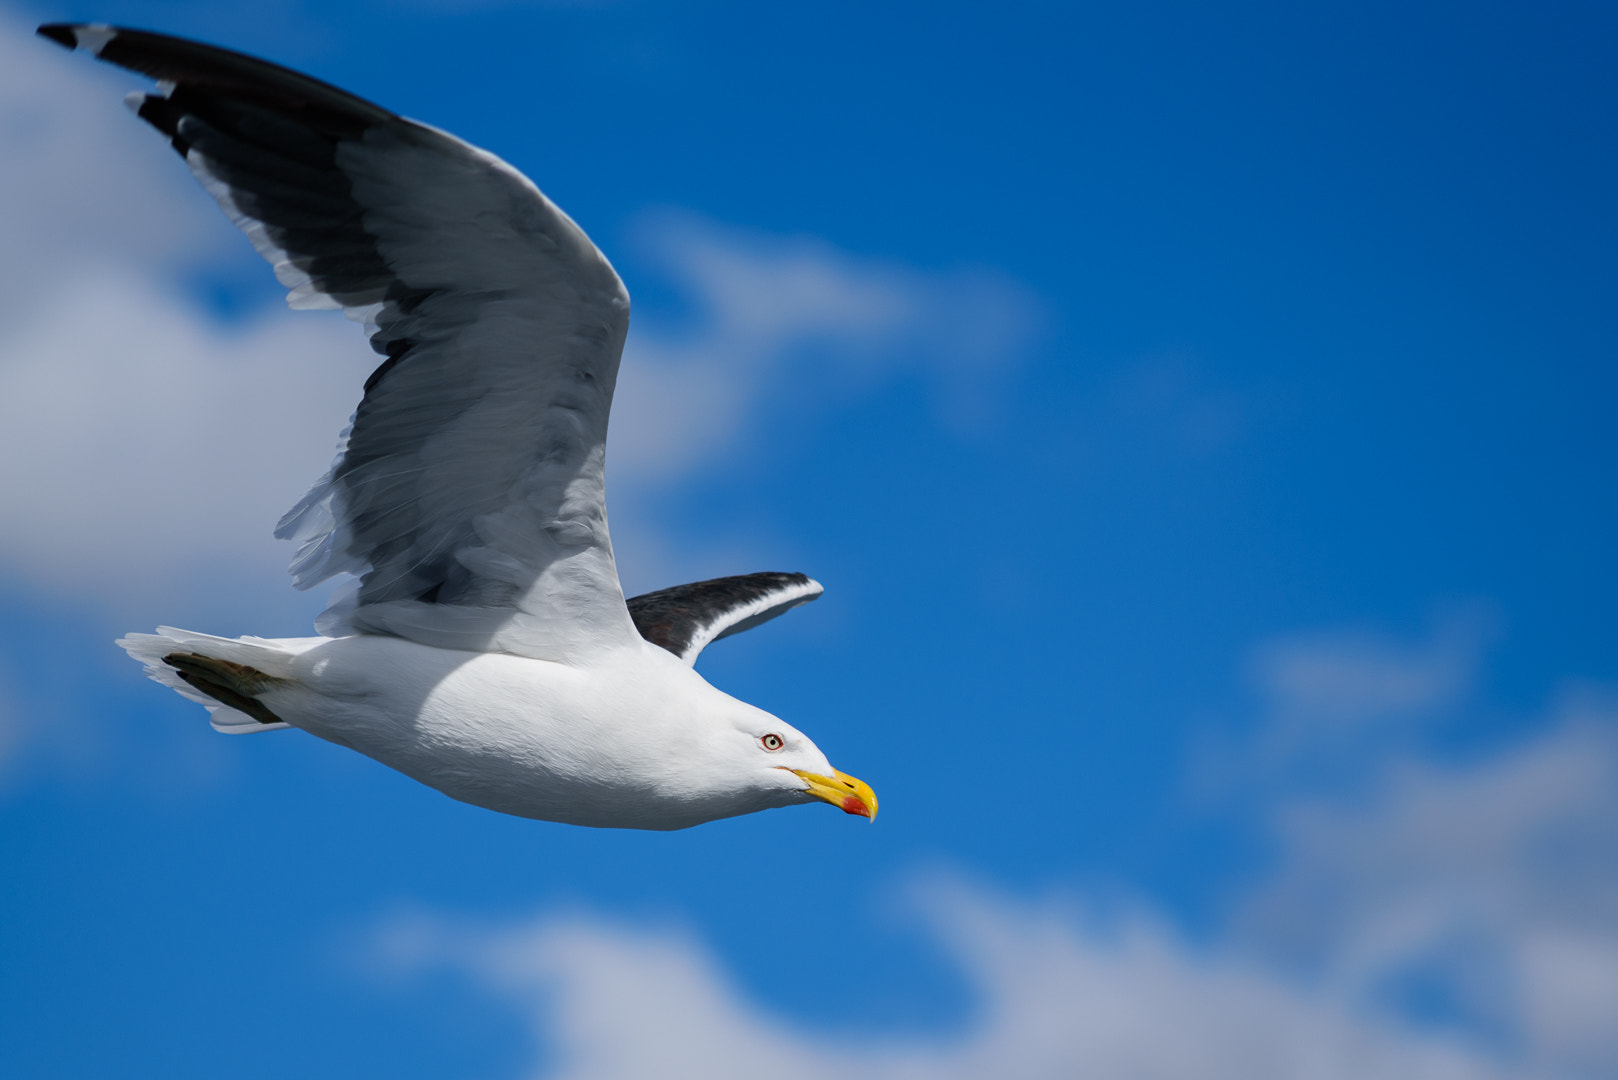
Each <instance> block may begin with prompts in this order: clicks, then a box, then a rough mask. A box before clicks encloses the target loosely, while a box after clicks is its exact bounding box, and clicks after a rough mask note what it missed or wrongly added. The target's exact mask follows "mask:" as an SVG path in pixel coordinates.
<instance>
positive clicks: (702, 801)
mask: <svg viewBox="0 0 1618 1080" xmlns="http://www.w3.org/2000/svg"><path fill="white" fill-rule="evenodd" d="M38 32H39V34H40V35H42V36H43V37H46V38H48V39H50V40H51V41H54V42H56V43H57V44H59V45H63V46H65V47H67V48H69V49H82V50H84V51H86V52H88V53H90V54H91V55H93V56H95V57H97V58H98V59H101V60H104V61H107V62H109V63H112V64H116V65H118V66H120V67H123V68H127V69H129V70H130V71H134V72H138V73H140V74H142V75H145V76H147V77H149V78H151V79H153V80H155V81H156V83H157V90H156V92H155V93H140V92H136V93H133V94H130V95H129V97H128V98H126V99H125V101H126V103H127V104H128V105H129V106H130V108H131V109H132V110H133V111H134V112H135V114H136V115H137V116H139V117H140V118H141V119H142V120H144V121H146V122H147V123H148V124H150V125H151V126H152V127H154V128H156V129H157V130H158V131H160V132H162V133H163V134H164V135H165V136H167V137H168V139H169V142H170V144H171V145H172V146H173V147H174V149H175V150H177V151H178V152H179V154H180V156H181V157H182V158H184V159H185V163H186V165H187V166H188V167H189V168H190V170H191V172H192V175H194V176H195V177H196V178H197V180H199V181H200V182H201V183H202V186H203V187H204V188H205V189H206V190H207V191H208V193H209V194H210V195H212V196H213V197H214V199H215V200H217V201H218V203H219V206H220V207H221V208H222V209H223V210H224V212H225V214H226V215H227V216H228V217H229V218H230V220H231V221H232V222H234V223H235V224H236V226H237V227H238V228H240V229H241V230H242V232H244V233H246V234H247V238H248V239H249V240H250V241H252V244H253V247H254V248H256V249H257V251H258V253H259V254H260V255H262V256H263V257H264V258H265V259H266V260H268V261H269V263H270V264H271V265H272V266H273V267H274V269H275V275H276V277H277V278H278V279H279V280H280V282H281V284H282V285H284V286H285V287H286V288H287V290H288V297H287V301H288V303H289V304H290V305H291V306H292V307H294V308H336V309H340V310H342V311H343V312H344V313H345V314H347V315H348V317H349V318H351V319H353V320H355V321H356V322H359V323H362V324H363V325H364V326H365V329H366V331H367V333H368V334H369V337H370V342H371V347H372V348H373V349H374V350H375V351H376V352H377V353H378V354H380V355H381V356H382V357H383V358H384V359H383V360H382V361H381V363H380V364H379V366H378V367H377V368H376V370H375V371H374V372H372V374H371V376H370V378H369V379H367V380H366V383H365V391H364V395H363V397H362V399H361V401H360V403H359V406H358V408H357V409H356V410H355V412H354V416H353V419H352V421H351V423H350V426H349V428H348V430H347V431H346V432H344V434H343V436H342V437H341V445H340V450H339V453H338V456H337V458H336V461H335V462H334V463H333V465H332V468H331V470H330V472H328V473H327V474H326V475H325V476H324V477H322V478H321V479H320V480H319V481H317V482H316V484H315V485H314V487H313V488H312V489H311V490H310V491H309V493H308V494H306V495H305V496H304V497H303V498H302V499H301V500H300V501H299V502H298V503H297V505H295V506H294V507H293V508H292V509H291V510H290V511H288V512H287V514H286V516H285V517H283V518H282V519H281V522H280V524H279V526H278V527H277V528H276V532H275V534H276V536H278V537H282V538H285V539H290V540H292V541H293V542H294V543H295V544H296V545H297V549H296V555H295V556H294V558H293V561H292V566H291V572H292V575H293V581H294V585H295V586H296V587H298V588H303V589H307V588H310V587H312V586H314V585H317V584H320V583H321V582H324V581H328V580H330V579H332V578H334V577H338V576H340V575H350V587H349V588H347V589H340V590H339V591H338V594H337V597H336V598H335V599H334V601H333V603H332V604H331V606H330V607H329V608H328V609H327V610H326V611H325V612H324V613H323V614H322V615H321V616H320V617H319V618H318V619H317V620H316V622H315V629H316V631H317V632H318V636H316V637H308V638H258V637H240V638H222V637H215V636H213V635H209V634H202V633H196V632H193V631H188V630H179V629H176V628H173V627H159V628H158V631H157V633H155V634H130V635H129V636H128V637H125V638H122V639H120V640H119V642H118V644H119V645H120V646H122V647H123V648H124V649H125V650H126V651H127V652H128V653H129V654H130V655H131V656H133V657H134V658H135V659H137V660H139V661H140V662H142V663H143V664H144V665H145V666H146V671H147V674H148V675H150V676H151V677H152V678H153V679H155V680H156V681H157V682H160V683H162V684H163V685H165V686H168V687H170V688H172V689H174V690H176V691H178V692H179V693H180V694H181V695H182V696H184V697H186V698H189V699H191V700H192V701H195V702H198V703H200V704H202V705H205V706H207V708H208V710H209V712H210V714H211V721H212V724H213V726H214V728H215V729H217V730H219V731H222V732H226V733H231V734H242V733H250V732H252V733H256V732H268V731H277V730H283V729H287V728H297V729H299V730H302V731H306V732H308V733H310V734H311V735H315V736H318V737H319V738H322V739H326V740H327V741H329V742H334V743H337V744H339V745H341V746H346V747H350V748H352V749H354V750H357V751H358V752H360V753H362V754H365V755H366V756H368V757H371V758H374V759H375V760H377V761H379V762H381V763H382V764H384V765H387V766H389V767H391V768H393V769H397V770H398V771H399V772H402V773H404V774H405V775H407V776H410V777H412V778H414V779H415V780H418V781H420V782H421V783H423V784H426V785H428V786H429V787H432V788H436V789H437V790H439V791H441V792H443V793H444V794H445V795H448V796H450V797H451V798H453V799H459V800H461V801H462V802H467V803H471V804H473V805H476V806H481V807H486V808H488V809H490V810H494V811H498V812H500V813H505V814H513V815H517V816H519V817H526V818H534V819H538V820H543V821H556V822H563V823H567V824H573V825H588V826H594V827H601V828H630V829H682V828H687V827H689V826H692V825H698V824H701V823H703V822H708V821H713V820H716V819H719V818H725V817H733V816H735V815H738V814H748V813H753V812H755V811H758V810H765V809H770V808H773V807H780V806H788V805H792V804H795V803H804V802H813V801H817V800H823V801H825V802H828V803H831V804H832V805H833V806H836V807H838V808H840V809H842V810H844V811H846V812H847V813H850V814H856V815H859V816H862V817H865V818H867V819H870V820H875V818H876V812H877V800H876V795H875V794H874V793H873V792H872V790H871V788H870V787H869V785H867V784H865V783H864V782H863V781H860V780H857V779H855V778H854V777H852V776H849V775H847V774H845V773H842V772H839V771H838V770H836V769H834V768H832V765H831V763H830V762H829V761H828V760H827V759H826V755H825V754H823V753H822V752H821V751H820V749H819V748H818V747H816V746H815V744H814V743H813V742H812V741H810V739H809V738H808V737H807V736H805V735H804V734H802V733H801V732H799V731H798V730H797V729H796V728H794V727H792V726H791V725H790V724H788V723H786V722H785V721H783V720H780V719H779V718H777V717H775V716H772V715H771V714H770V713H767V712H765V711H764V710H762V709H759V708H756V707H754V706H752V705H749V704H747V703H746V702H743V701H740V700H738V699H736V698H734V697H731V696H730V695H729V694H726V693H724V692H723V691H720V690H718V689H716V688H715V687H713V686H712V685H710V684H709V683H708V682H707V680H705V679H704V678H703V677H702V676H701V675H699V674H698V673H697V672H696V670H695V668H694V666H693V665H694V664H695V662H696V659H697V656H698V654H700V653H701V652H702V650H703V649H704V648H705V647H706V646H707V645H709V644H710V643H711V642H714V641H717V640H718V639H719V638H722V637H728V636H729V635H731V634H736V633H740V632H741V631H743V630H748V629H751V628H752V627H755V626H758V625H759V624H761V623H764V622H767V621H768V620H770V619H773V618H775V617H776V616H778V615H781V614H783V613H785V612H786V611H788V610H790V609H791V608H793V607H796V606H798V605H800V604H804V603H807V602H809V601H811V600H814V599H815V598H816V597H818V596H819V595H820V594H821V591H822V590H821V586H820V585H819V584H818V583H816V582H815V581H813V580H811V579H810V578H808V577H807V576H805V575H803V574H788V573H758V574H745V575H741V576H737V577H726V578H718V579H715V580H711V581H700V582H695V583H693V584H689V585H680V586H676V587H674V588H670V589H662V590H660V591H658V592H653V593H648V594H646V595H644V596H637V597H634V598H632V599H629V600H627V601H626V600H625V599H624V594H623V588H622V586H621V585H620V584H619V581H618V571H617V567H616V565H615V564H614V562H613V553H612V543H611V541H610V540H609V538H608V535H607V511H606V499H605V492H606V488H605V451H606V436H607V415H608V411H609V409H610V407H611V404H612V393H613V387H614V385H615V384H616V382H617V377H618V362H619V357H620V355H621V354H622V351H623V345H624V338H625V335H626V333H627V332H628V328H629V294H628V292H627V290H626V289H625V288H624V284H623V282H622V281H620V280H619V278H618V275H617V273H616V272H615V271H614V270H613V268H612V265H611V264H610V263H609V262H608V261H607V259H606V257H605V256H604V255H602V253H601V252H600V251H599V250H598V249H597V248H596V246H595V245H594V244H592V243H591V242H590V239H589V237H587V236H585V234H584V232H583V230H582V229H580V228H579V227H578V225H576V224H575V223H574V222H573V220H572V219H571V218H569V217H568V216H567V215H566V214H565V213H563V212H562V211H561V210H560V209H559V208H557V206H556V205H555V204H554V203H552V202H551V201H550V200H549V199H547V198H546V197H545V196H544V195H543V194H542V193H541V192H540V190H539V188H537V187H536V186H535V185H534V184H533V182H532V181H530V180H529V179H528V178H527V177H526V176H524V175H523V174H522V173H520V172H518V171H517V170H516V169H514V168H512V167H511V166H510V165H508V164H506V163H505V162H504V161H502V160H500V159H499V158H497V157H495V156H494V155H493V154H490V153H488V152H486V151H484V150H480V149H478V148H477V147H475V146H472V145H470V144H468V143H466V142H463V141H462V140H460V139H458V138H456V137H455V136H453V135H450V134H449V133H447V132H444V131H440V130H439V129H437V128H434V127H429V126H428V125H426V124H422V123H418V122H416V121H414V120H408V119H406V118H404V117H402V116H398V115H396V114H394V113H392V112H389V111H388V110H386V109H383V108H381V107H380V106H377V105H373V104H372V103H370V102H368V101H365V100H363V99H361V98H358V97H355V96H354V95H352V94H349V93H347V92H345V91H343V90H340V89H338V88H337V87H335V86H332V85H330V84H328V83H324V82H321V81H319V80H317V79H313V78H311V77H309V76H307V75H303V74H300V73H298V72H295V71H292V70H289V69H287V68H283V67H280V66H277V65H275V64H271V63H268V62H266V61H264V60H259V59H257V58H254V57H251V56H246V55H243V54H241V53H237V52H231V51H228V50H225V49H220V48H215V47H213V46H210V45H204V44H201V43H198V42H195V41H189V40H186V39H183V38H177V37H170V36H167V35H163V34H156V33H150V32H146V31H139V30H128V29H123V28H119V27H113V26H107V25H104V24H99V23H89V24H82V23H81V24H67V23H52V24H46V25H44V26H41V27H39V31H38Z"/></svg>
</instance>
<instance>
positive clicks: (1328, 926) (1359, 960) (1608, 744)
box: [1243, 700, 1618, 1072]
mask: <svg viewBox="0 0 1618 1080" xmlns="http://www.w3.org/2000/svg"><path fill="white" fill-rule="evenodd" d="M1550 727H1551V730H1550V733H1549V734H1547V735H1542V736H1540V737H1538V738H1536V739H1534V740H1532V741H1529V742H1526V743H1524V744H1523V745H1521V746H1518V747H1515V748H1512V749H1511V750H1508V751H1506V752H1502V753H1498V754H1496V755H1494V756H1491V757H1489V758H1486V759H1485V760H1482V761H1478V762H1473V763H1468V764H1462V765H1455V764H1451V765H1444V766H1439V765H1432V764H1424V763H1419V762H1411V761H1401V762H1395V763H1391V764H1390V765H1388V766H1386V767H1385V769H1384V770H1383V771H1382V774H1381V777H1380V781H1379V783H1378V784H1377V785H1376V787H1375V788H1374V789H1373V791H1372V792H1371V793H1369V794H1368V795H1366V796H1362V797H1361V798H1360V799H1358V800H1356V801H1354V802H1348V803H1342V802H1339V803H1335V804H1320V803H1311V802H1296V803H1293V804H1290V805H1288V806H1286V807H1284V808H1283V810H1282V812H1281V814H1280V821H1281V827H1282V835H1283V839H1284V855H1283V859H1282V870H1281V872H1280V873H1279V874H1278V875H1277V876H1276V878H1275V880H1274V881H1272V882H1270V883H1269V884H1268V885H1266V886H1265V887H1264V888H1263V889H1261V890H1260V891H1259V892H1257V893H1256V894H1255V895H1254V896H1253V897H1252V898H1251V900H1250V901H1249V903H1248V906H1247V910H1246V912H1245V915H1244V918H1243V926H1244V931H1243V938H1244V940H1246V941H1247V942H1249V943H1250V944H1251V945H1252V946H1253V947H1254V948H1256V949H1259V950H1260V951H1263V952H1265V953H1267V954H1270V955H1273V956H1275V957H1277V958H1278V959H1281V960H1284V961H1286V962H1288V963H1292V964H1295V965H1299V966H1301V967H1303V968H1306V969H1309V970H1312V971H1314V972H1315V973H1316V974H1317V975H1318V976H1319V977H1321V978H1323V979H1325V980H1327V981H1329V982H1331V983H1332V984H1334V985H1337V986H1338V987H1340V988H1341V989H1342V991H1343V992H1344V993H1346V994H1350V995H1353V996H1355V997H1357V998H1361V999H1365V1000H1376V999H1384V1000H1386V1001H1389V1002H1390V1003H1391V1004H1392V1005H1394V1006H1395V1007H1396V1006H1397V1004H1398V1003H1399V1001H1400V999H1401V998H1402V997H1403V996H1405V995H1408V994H1410V993H1412V992H1419V993H1420V994H1421V995H1422V997H1423V999H1424V1000H1425V1001H1426V1003H1427V1006H1428V1007H1429V1008H1431V1007H1434V1006H1435V1005H1436V1006H1437V1007H1438V1008H1440V1009H1441V1010H1442V1011H1443V1012H1444V1013H1445V1015H1446V1016H1447V1018H1448V1020H1449V1022H1451V1023H1453V1024H1454V1025H1456V1026H1458V1027H1460V1028H1463V1029H1466V1030H1469V1031H1472V1032H1474V1033H1475V1034H1477V1035H1478V1036H1480V1037H1488V1038H1493V1039H1497V1040H1503V1041H1505V1042H1507V1043H1509V1044H1511V1045H1514V1046H1516V1047H1518V1048H1519V1050H1520V1052H1522V1053H1523V1054H1524V1055H1526V1057H1527V1058H1528V1059H1529V1060H1530V1061H1531V1062H1533V1063H1535V1064H1536V1065H1539V1066H1542V1067H1544V1068H1545V1069H1547V1070H1550V1071H1553V1072H1554V1071H1557V1070H1579V1069H1591V1068H1604V1069H1607V1070H1614V1069H1618V1022H1615V1020H1618V964H1614V963H1612V961H1613V960H1614V959H1615V958H1618V706H1614V705H1613V704H1610V703H1608V704H1602V703H1600V702H1598V701H1594V700H1583V701H1575V702H1572V703H1570V704H1569V705H1567V706H1565V707H1564V708H1563V709H1562V710H1561V711H1560V713H1559V715H1558V716H1557V717H1556V719H1555V720H1554V722H1553V723H1552V724H1551V725H1550Z"/></svg>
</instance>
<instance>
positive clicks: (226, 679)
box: [118, 626, 301, 735]
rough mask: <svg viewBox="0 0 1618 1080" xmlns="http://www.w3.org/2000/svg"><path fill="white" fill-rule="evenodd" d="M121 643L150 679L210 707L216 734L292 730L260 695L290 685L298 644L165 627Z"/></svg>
mask: <svg viewBox="0 0 1618 1080" xmlns="http://www.w3.org/2000/svg"><path fill="white" fill-rule="evenodd" d="M118 644H119V646H120V647H121V648H122V649H123V650H124V651H125V652H127V653H128V654H129V655H130V656H133V657H134V658H135V659H136V660H139V661H140V662H141V663H142V664H144V665H146V674H147V675H148V676H149V677H150V678H152V679H154V680H155V681H157V682H160V683H162V684H163V685H164V686H167V687H168V688H169V689H171V690H173V691H175V692H176V693H178V694H179V695H180V696H181V697H185V698H189V699H191V700H192V701H195V702H197V703H198V704H200V705H205V706H207V708H208V712H209V713H210V714H211V716H210V717H209V719H210V722H211V723H212V724H213V726H214V730H216V731H223V732H225V733H226V734H229V735H245V734H249V733H253V732H259V731H278V730H280V729H281V728H284V727H290V726H291V725H289V724H287V723H286V722H285V721H284V720H282V719H281V718H280V717H279V716H277V715H275V713H274V712H273V711H271V710H270V708H269V707H268V706H266V705H265V704H264V703H263V702H262V701H260V700H259V695H260V694H263V693H264V692H265V691H267V690H272V689H274V688H275V687H276V686H278V685H285V684H286V683H287V682H288V680H289V678H290V676H291V661H292V658H293V657H294V656H296V655H297V653H298V652H299V651H300V650H298V649H297V648H295V647H289V646H291V645H294V644H295V643H294V642H283V641H274V640H271V639H269V638H255V637H243V638H222V637H214V636H213V635H212V634H199V633H196V632H194V631H191V630H179V629H176V628H175V627H172V626H160V627H158V628H157V633H155V634H130V635H129V636H128V637H123V638H119V639H118ZM297 644H301V642H298V643H297Z"/></svg>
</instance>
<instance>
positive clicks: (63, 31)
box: [34, 23, 84, 49]
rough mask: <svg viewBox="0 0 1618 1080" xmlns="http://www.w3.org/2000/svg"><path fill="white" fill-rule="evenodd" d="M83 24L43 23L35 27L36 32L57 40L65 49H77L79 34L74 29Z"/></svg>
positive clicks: (41, 35)
mask: <svg viewBox="0 0 1618 1080" xmlns="http://www.w3.org/2000/svg"><path fill="white" fill-rule="evenodd" d="M83 25H84V24H83V23H41V24H40V25H39V26H38V27H36V28H35V30H34V33H36V34H38V35H39V36H40V37H42V38H47V39H49V40H51V41H54V42H56V44H58V45H60V46H62V48H64V49H77V48H78V47H79V36H78V34H76V33H74V31H75V30H77V29H78V28H79V27H81V26H83Z"/></svg>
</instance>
